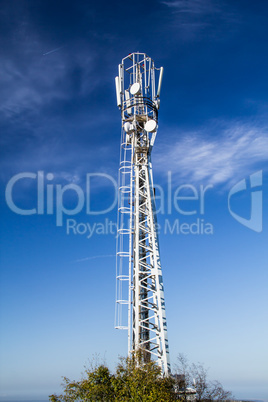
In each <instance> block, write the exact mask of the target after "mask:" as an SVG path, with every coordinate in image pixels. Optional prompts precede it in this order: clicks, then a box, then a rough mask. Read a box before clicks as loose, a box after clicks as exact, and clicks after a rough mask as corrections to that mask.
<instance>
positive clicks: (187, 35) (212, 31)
mask: <svg viewBox="0 0 268 402" xmlns="http://www.w3.org/2000/svg"><path fill="white" fill-rule="evenodd" d="M160 2H161V4H163V5H165V6H167V7H168V9H169V10H170V12H171V14H172V20H171V23H170V28H172V29H173V31H174V33H175V32H177V33H178V35H179V36H178V37H179V38H180V39H182V40H185V39H193V38H194V39H196V38H199V39H201V36H200V33H201V32H204V33H206V35H209V37H213V38H214V39H215V38H220V39H222V36H223V35H224V36H226V33H227V32H229V31H230V30H231V31H232V30H233V28H231V26H232V25H233V23H234V22H236V24H237V23H238V21H239V17H238V15H237V14H236V12H235V11H234V10H231V9H230V6H228V7H227V5H226V4H225V2H224V1H221V2H218V1H211V0H162V1H161V0H160ZM226 24H227V25H228V27H229V28H228V30H226ZM217 32H218V33H217ZM173 35H174V34H173ZM228 35H229V33H228Z"/></svg>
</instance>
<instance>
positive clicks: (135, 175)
mask: <svg viewBox="0 0 268 402" xmlns="http://www.w3.org/2000/svg"><path fill="white" fill-rule="evenodd" d="M156 75H157V76H158V87H157V92H156V87H155V79H156ZM162 77H163V67H161V68H156V67H155V65H154V61H153V60H152V59H151V58H150V57H148V56H147V55H146V54H145V53H139V52H136V53H131V54H129V55H128V56H127V57H125V58H124V59H123V60H122V63H121V64H119V66H118V76H117V77H116V78H115V85H116V95H117V105H118V107H119V108H120V109H121V118H122V133H121V152H120V166H119V179H118V181H119V184H118V222H117V224H118V226H117V227H118V233H117V235H118V236H117V252H116V255H117V263H116V265H117V272H116V288H117V289H116V318H115V321H116V322H115V327H116V328H118V329H127V330H128V352H129V354H130V353H131V352H132V351H139V352H140V353H141V356H142V359H143V361H144V362H149V361H151V360H156V361H157V362H158V365H159V366H160V367H161V370H162V373H163V375H168V374H169V372H170V362H169V349H168V337H167V323H166V312H165V299H164V287H163V279H162V269H161V263H160V255H159V242H158V234H157V230H156V227H155V226H156V212H155V211H156V210H155V197H154V188H153V175H152V163H151V152H152V148H153V145H154V141H155V137H156V133H157V123H158V109H159V106H160V90H161V84H162Z"/></svg>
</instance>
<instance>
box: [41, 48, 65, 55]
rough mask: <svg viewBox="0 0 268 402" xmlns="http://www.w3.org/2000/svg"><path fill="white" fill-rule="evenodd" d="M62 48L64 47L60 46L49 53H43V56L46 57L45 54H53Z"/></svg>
mask: <svg viewBox="0 0 268 402" xmlns="http://www.w3.org/2000/svg"><path fill="white" fill-rule="evenodd" d="M63 47H64V46H60V47H57V48H56V49H53V50H50V51H49V52H46V53H43V56H46V55H47V54H50V53H54V52H56V51H57V50H60V49H62V48H63Z"/></svg>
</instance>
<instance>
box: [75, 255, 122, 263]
mask: <svg viewBox="0 0 268 402" xmlns="http://www.w3.org/2000/svg"><path fill="white" fill-rule="evenodd" d="M107 257H115V254H104V255H93V256H92V257H86V258H81V259H80V260H75V261H74V262H83V261H88V260H94V259H95V258H107Z"/></svg>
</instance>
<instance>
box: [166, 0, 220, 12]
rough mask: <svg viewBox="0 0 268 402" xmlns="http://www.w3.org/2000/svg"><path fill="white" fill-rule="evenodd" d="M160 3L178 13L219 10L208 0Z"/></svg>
mask: <svg viewBox="0 0 268 402" xmlns="http://www.w3.org/2000/svg"><path fill="white" fill-rule="evenodd" d="M162 4H165V5H166V6H168V7H170V8H172V9H173V10H174V11H177V12H180V13H191V14H210V13H215V12H218V11H220V8H219V6H218V5H217V4H216V3H215V2H214V3H213V2H211V1H209V0H190V1H189V0H175V1H162Z"/></svg>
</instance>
